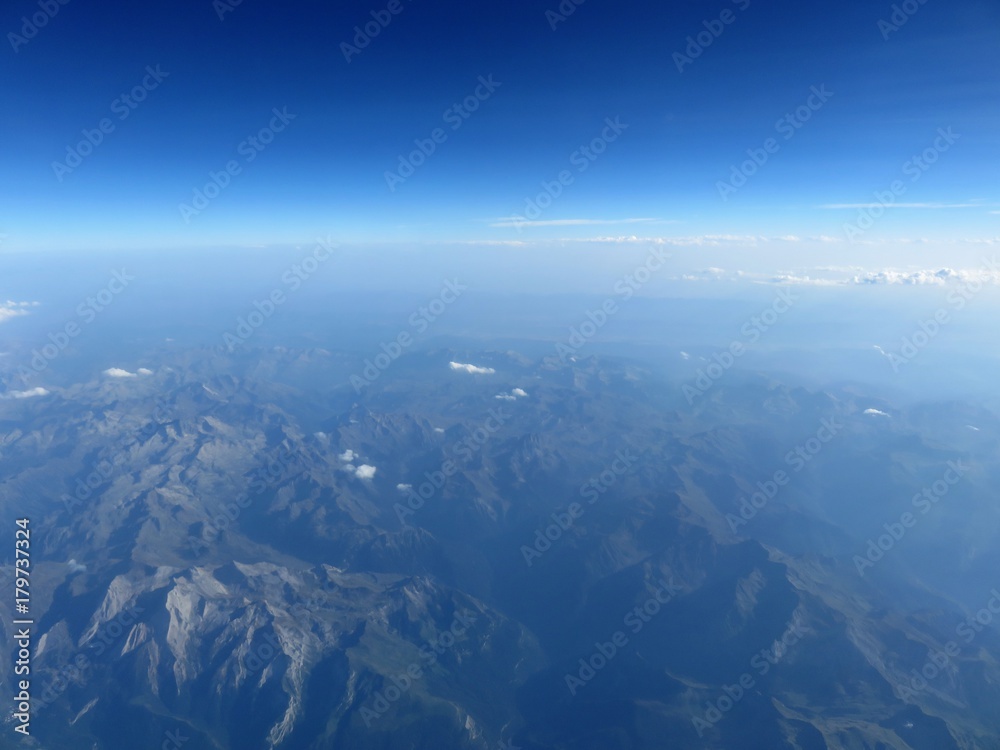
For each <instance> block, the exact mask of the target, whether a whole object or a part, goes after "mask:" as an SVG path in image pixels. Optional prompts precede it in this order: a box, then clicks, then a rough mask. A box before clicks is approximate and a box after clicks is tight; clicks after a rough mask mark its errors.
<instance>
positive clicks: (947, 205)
mask: <svg viewBox="0 0 1000 750" xmlns="http://www.w3.org/2000/svg"><path fill="white" fill-rule="evenodd" d="M982 207H983V206H982V204H981V203H933V202H932V203H827V204H825V205H822V206H819V208H824V209H830V210H834V211H836V210H840V209H847V208H931V209H939V208H982Z"/></svg>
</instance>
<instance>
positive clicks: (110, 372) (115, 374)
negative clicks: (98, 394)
mask: <svg viewBox="0 0 1000 750" xmlns="http://www.w3.org/2000/svg"><path fill="white" fill-rule="evenodd" d="M104 374H105V375H107V376H108V377H109V378H134V377H136V374H135V373H134V372H129V371H128V370H123V369H122V368H120V367H111V368H109V369H107V370H105V371H104Z"/></svg>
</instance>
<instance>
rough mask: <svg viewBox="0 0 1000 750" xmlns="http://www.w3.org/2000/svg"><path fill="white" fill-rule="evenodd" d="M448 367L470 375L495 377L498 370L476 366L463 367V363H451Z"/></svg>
mask: <svg viewBox="0 0 1000 750" xmlns="http://www.w3.org/2000/svg"><path fill="white" fill-rule="evenodd" d="M448 366H449V367H450V368H451V369H452V370H460V371H462V372H467V373H469V374H470V375H493V374H494V373H495V372H496V370H494V369H493V368H492V367H476V365H463V364H462V363H461V362H449V363H448Z"/></svg>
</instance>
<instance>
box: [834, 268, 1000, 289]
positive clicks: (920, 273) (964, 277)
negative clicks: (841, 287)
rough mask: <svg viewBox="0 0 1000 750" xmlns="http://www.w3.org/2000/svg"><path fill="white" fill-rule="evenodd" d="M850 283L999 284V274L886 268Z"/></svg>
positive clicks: (921, 284) (949, 269)
mask: <svg viewBox="0 0 1000 750" xmlns="http://www.w3.org/2000/svg"><path fill="white" fill-rule="evenodd" d="M851 281H852V283H854V284H862V285H879V284H881V285H907V286H925V285H929V284H930V285H935V286H943V285H945V284H948V283H950V282H969V281H972V282H983V283H994V284H995V283H997V282H1000V273H998V272H995V271H986V270H984V269H976V270H972V271H970V270H965V269H959V270H955V269H953V268H938V269H926V270H917V271H901V270H896V269H892V268H888V269H885V270H882V271H869V272H867V273H862V274H858V275H856V276H854V278H853V279H852V280H851Z"/></svg>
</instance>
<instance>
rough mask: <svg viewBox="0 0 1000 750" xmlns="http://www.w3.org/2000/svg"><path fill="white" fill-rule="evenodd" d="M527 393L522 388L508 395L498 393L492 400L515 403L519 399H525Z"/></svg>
mask: <svg viewBox="0 0 1000 750" xmlns="http://www.w3.org/2000/svg"><path fill="white" fill-rule="evenodd" d="M527 395H528V392H527V391H525V390H524V389H523V388H515V389H514V390H512V391H511V392H510V393H498V394H497V395H496V396H494V398H497V399H500V400H501V401H517V400H518V399H519V398H525V397H527Z"/></svg>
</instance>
